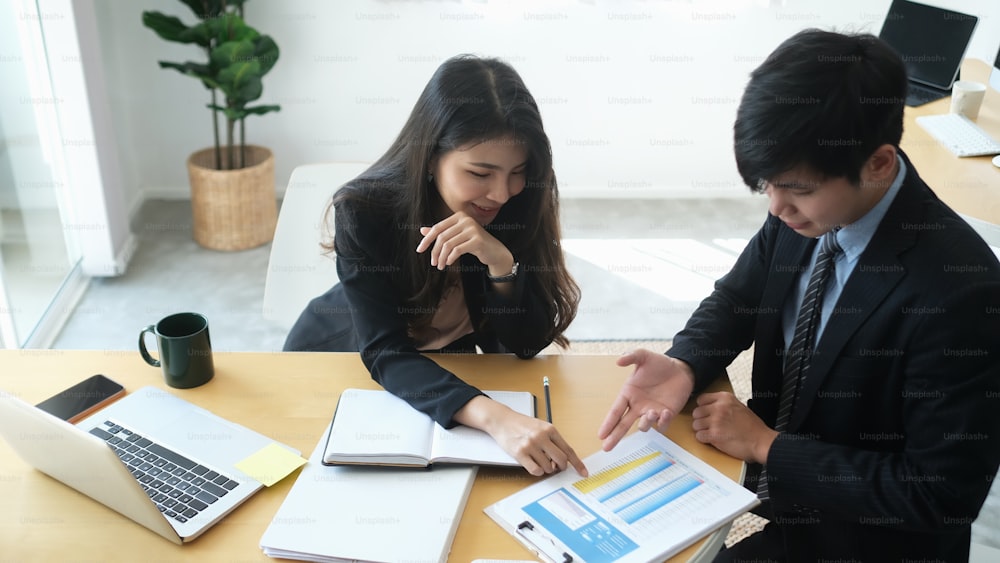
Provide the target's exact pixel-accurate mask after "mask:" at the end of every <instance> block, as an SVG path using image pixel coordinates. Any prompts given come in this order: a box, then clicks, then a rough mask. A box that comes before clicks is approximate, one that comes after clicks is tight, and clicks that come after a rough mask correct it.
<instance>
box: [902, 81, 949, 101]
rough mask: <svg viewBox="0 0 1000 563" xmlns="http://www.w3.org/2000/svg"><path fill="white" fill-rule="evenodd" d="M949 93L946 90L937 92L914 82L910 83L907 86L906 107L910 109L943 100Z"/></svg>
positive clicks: (937, 90) (935, 89)
mask: <svg viewBox="0 0 1000 563" xmlns="http://www.w3.org/2000/svg"><path fill="white" fill-rule="evenodd" d="M950 93H951V92H950V91H948V90H939V89H937V88H930V87H927V86H924V85H922V84H918V83H916V82H910V83H909V84H907V92H906V105H908V106H910V107H916V106H922V105H924V104H926V103H928V102H933V101H934V100H939V99H941V98H944V97H945V96H947V95H948V94H950Z"/></svg>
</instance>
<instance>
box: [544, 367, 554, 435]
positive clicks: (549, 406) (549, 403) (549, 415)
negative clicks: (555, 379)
mask: <svg viewBox="0 0 1000 563" xmlns="http://www.w3.org/2000/svg"><path fill="white" fill-rule="evenodd" d="M542 387H544V388H545V419H546V420H548V421H549V424H551V423H552V399H550V398H549V376H547V375H546V376H545V377H543V378H542Z"/></svg>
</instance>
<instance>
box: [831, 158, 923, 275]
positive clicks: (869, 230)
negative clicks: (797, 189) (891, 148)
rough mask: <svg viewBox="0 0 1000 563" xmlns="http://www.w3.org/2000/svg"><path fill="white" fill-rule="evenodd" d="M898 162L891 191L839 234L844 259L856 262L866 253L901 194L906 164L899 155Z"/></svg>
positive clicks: (887, 191) (838, 240)
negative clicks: (894, 201)
mask: <svg viewBox="0 0 1000 563" xmlns="http://www.w3.org/2000/svg"><path fill="white" fill-rule="evenodd" d="M896 162H898V163H899V172H897V173H896V178H895V179H893V181H892V184H890V185H889V189H888V190H886V192H885V194H883V195H882V199H880V200H879V202H878V203H876V204H875V207H872V208H871V209H870V210H869V211H868V213H865V214H864V215H863V216H862V217H861V218H860V219H858V220H857V221H855V222H853V223H851V224H850V225H845V226H844V228H842V229H840V231H838V232H837V242H839V243H840V246H841V248H843V249H844V257H845V258H847V260H848V261H853V260H856V259H857V258H858V257H859V256H861V253H862V252H864V250H865V248H866V247H867V246H868V241H870V240H871V239H872V237H873V236H875V229H877V228H878V225H879V223H881V222H882V219H883V218H884V217H885V214H886V212H887V211H888V210H889V206H890V205H892V201H893V200H894V199H896V194H898V193H899V189H900V187H902V185H903V178H905V177H906V163H905V162H903V159H902V158H901V157H900V156H899V155H898V154H897V155H896Z"/></svg>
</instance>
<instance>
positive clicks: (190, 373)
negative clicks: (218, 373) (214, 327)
mask: <svg viewBox="0 0 1000 563" xmlns="http://www.w3.org/2000/svg"><path fill="white" fill-rule="evenodd" d="M147 332H148V333H152V334H153V335H155V336H156V348H157V350H159V353H160V357H159V359H157V358H154V357H153V356H151V355H150V354H149V351H148V350H147V349H146V338H145V337H146V333H147ZM139 353H140V354H142V359H143V360H145V361H146V363H147V364H149V365H151V366H153V367H158V368H163V377H164V379H166V382H167V385H169V386H171V387H176V388H178V389H189V388H191V387H197V386H199V385H203V384H205V383H208V382H209V381H210V380H211V379H212V376H213V375H215V365H214V364H213V363H212V342H211V340H210V339H209V337H208V319H206V318H205V317H204V316H202V315H199V314H198V313H177V314H175V315H170V316H168V317H164V318H163V319H161V320H160V322H158V323H156V324H155V325H149V326H147V327H146V328H144V329H142V330H141V331H139Z"/></svg>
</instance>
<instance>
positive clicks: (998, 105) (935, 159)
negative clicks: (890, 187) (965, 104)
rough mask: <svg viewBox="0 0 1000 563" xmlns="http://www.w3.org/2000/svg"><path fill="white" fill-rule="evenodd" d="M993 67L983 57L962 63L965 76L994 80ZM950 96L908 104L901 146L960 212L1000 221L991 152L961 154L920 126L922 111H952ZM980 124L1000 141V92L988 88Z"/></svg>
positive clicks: (999, 187)
mask: <svg viewBox="0 0 1000 563" xmlns="http://www.w3.org/2000/svg"><path fill="white" fill-rule="evenodd" d="M990 71H991V67H990V66H989V65H987V64H986V63H984V62H983V61H980V60H976V59H966V60H965V62H964V63H962V70H961V75H960V76H961V77H962V79H963V80H975V81H976V82H982V83H984V84H987V83H989V77H990ZM950 108H951V97H945V98H942V99H940V100H935V101H933V102H931V103H929V104H924V105H922V106H920V107H915V108H911V107H907V108H906V113H905V115H904V119H903V140H902V142H901V143H900V146H901V147H902V149H903V150H904V151H905V152H906V154H907V155H908V156H909V157H910V160H911V161H912V162H913V164H914V165H915V166H916V167H917V171H918V172H919V173H920V176H921V177H923V179H924V181H926V182H927V185H929V186H930V187H931V189H932V190H934V192H935V193H937V194H938V197H940V198H941V199H942V200H943V201H944V202H945V203H947V204H948V205H949V206H951V208H952V209H954V210H955V211H957V212H959V213H961V214H963V215H966V216H969V217H973V218H975V219H980V220H982V221H986V222H988V223H992V224H994V225H1000V168H997V167H996V166H993V164H992V163H991V162H990V160H991V159H992V158H993V157H991V156H974V157H966V158H959V157H957V156H955V155H954V154H953V153H952V152H951V151H949V150H948V149H946V148H944V146H943V145H941V143H939V142H938V141H937V140H936V139H934V137H931V136H930V134H929V133H927V131H925V130H924V129H923V127H921V126H920V125H917V122H916V118H917V117H918V116H921V115H935V114H940V113H948V111H949V110H950ZM976 124H977V125H979V126H980V127H982V128H983V129H984V130H986V132H988V133H989V134H990V135H992V136H993V138H995V139H1000V92H997V91H996V90H993V89H992V88H987V89H986V97H985V99H984V100H983V106H982V109H980V111H979V117H978V118H977V119H976Z"/></svg>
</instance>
